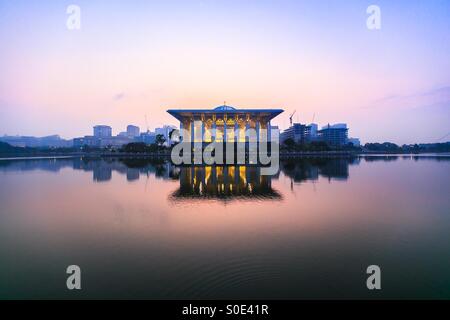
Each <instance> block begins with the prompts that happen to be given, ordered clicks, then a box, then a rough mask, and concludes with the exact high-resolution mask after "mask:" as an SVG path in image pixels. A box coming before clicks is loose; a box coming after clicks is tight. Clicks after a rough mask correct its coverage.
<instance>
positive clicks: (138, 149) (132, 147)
mask: <svg viewBox="0 0 450 320" xmlns="http://www.w3.org/2000/svg"><path fill="white" fill-rule="evenodd" d="M122 150H123V151H124V152H130V153H144V152H146V151H147V150H148V148H147V145H146V144H145V143H143V142H132V143H128V144H126V145H124V146H123V147H122Z"/></svg>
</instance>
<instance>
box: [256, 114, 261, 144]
mask: <svg viewBox="0 0 450 320" xmlns="http://www.w3.org/2000/svg"><path fill="white" fill-rule="evenodd" d="M260 127H261V124H260V120H259V119H256V142H257V143H259V129H260Z"/></svg>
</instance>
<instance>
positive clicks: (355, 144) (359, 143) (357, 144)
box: [347, 138, 361, 147]
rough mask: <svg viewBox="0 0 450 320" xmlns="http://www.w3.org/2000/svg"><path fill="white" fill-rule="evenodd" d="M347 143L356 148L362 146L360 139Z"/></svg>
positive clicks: (352, 139)
mask: <svg viewBox="0 0 450 320" xmlns="http://www.w3.org/2000/svg"><path fill="white" fill-rule="evenodd" d="M347 143H348V144H352V145H353V146H354V147H360V146H361V141H360V140H359V139H358V138H348V140H347Z"/></svg>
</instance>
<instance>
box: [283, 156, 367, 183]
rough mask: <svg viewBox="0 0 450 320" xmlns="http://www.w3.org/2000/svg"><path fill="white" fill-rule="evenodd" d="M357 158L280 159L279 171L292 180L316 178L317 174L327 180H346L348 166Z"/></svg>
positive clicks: (356, 160)
mask: <svg viewBox="0 0 450 320" xmlns="http://www.w3.org/2000/svg"><path fill="white" fill-rule="evenodd" d="M359 161H360V159H359V158H357V157H355V158H304V159H297V160H293V161H282V162H281V163H280V168H281V171H282V172H283V173H284V174H285V175H287V176H288V177H290V178H291V179H292V180H293V181H294V182H303V181H308V180H312V181H315V180H318V179H319V176H322V177H325V178H328V180H347V179H348V177H349V173H348V167H349V165H352V164H358V163H359Z"/></svg>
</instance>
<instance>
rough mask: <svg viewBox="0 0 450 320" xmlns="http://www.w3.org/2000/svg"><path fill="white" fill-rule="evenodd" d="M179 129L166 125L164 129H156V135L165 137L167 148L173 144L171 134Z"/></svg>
mask: <svg viewBox="0 0 450 320" xmlns="http://www.w3.org/2000/svg"><path fill="white" fill-rule="evenodd" d="M176 129H177V127H175V126H170V125H165V126H163V127H162V128H156V129H155V135H158V134H160V135H162V136H163V137H164V140H165V142H164V145H165V146H169V145H170V144H171V137H170V134H171V132H172V131H173V130H176Z"/></svg>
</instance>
